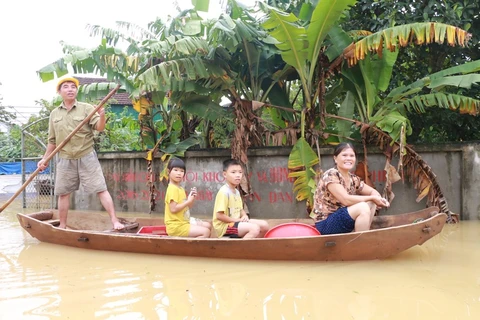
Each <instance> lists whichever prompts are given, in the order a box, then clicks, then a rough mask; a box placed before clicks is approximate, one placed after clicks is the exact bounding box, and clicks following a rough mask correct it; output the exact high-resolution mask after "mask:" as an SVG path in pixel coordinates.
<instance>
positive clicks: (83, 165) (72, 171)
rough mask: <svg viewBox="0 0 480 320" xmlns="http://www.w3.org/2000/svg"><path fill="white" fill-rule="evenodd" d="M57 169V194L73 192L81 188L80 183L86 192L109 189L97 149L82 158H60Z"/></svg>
mask: <svg viewBox="0 0 480 320" xmlns="http://www.w3.org/2000/svg"><path fill="white" fill-rule="evenodd" d="M56 170H57V172H56V178H55V195H65V194H69V193H72V192H74V191H76V190H78V189H79V187H80V184H82V187H83V189H84V191H85V192H86V193H99V192H102V191H105V190H107V184H106V183H105V177H104V176H103V172H102V167H100V162H99V161H98V158H97V154H96V153H95V151H92V152H91V153H89V154H87V155H85V156H83V157H82V158H80V159H62V158H59V160H58V162H57V166H56Z"/></svg>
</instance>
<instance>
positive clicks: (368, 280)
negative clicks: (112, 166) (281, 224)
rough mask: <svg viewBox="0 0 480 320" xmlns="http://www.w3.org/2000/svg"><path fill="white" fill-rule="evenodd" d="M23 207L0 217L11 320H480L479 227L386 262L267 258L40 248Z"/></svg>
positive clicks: (3, 308)
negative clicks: (25, 225) (22, 220)
mask: <svg viewBox="0 0 480 320" xmlns="http://www.w3.org/2000/svg"><path fill="white" fill-rule="evenodd" d="M0 203H3V199H2V201H0ZM18 211H22V209H20V202H19V201H17V200H16V201H15V202H14V203H12V204H11V205H10V206H9V207H8V208H7V209H6V210H5V211H3V212H2V213H0V319H2V320H3V319H8V320H10V319H13V320H16V319H28V320H33V319H35V320H37V319H42V320H43V319H129V320H130V319H174V320H176V319H242V320H243V319H245V320H246V319H286V320H291V319H355V320H365V319H402V320H403V319H480V250H479V246H480V232H479V231H480V222H479V221H469V222H461V223H460V224H458V225H446V227H445V228H444V230H443V232H442V233H441V234H440V235H439V236H437V237H435V238H433V239H431V240H430V241H428V242H427V243H425V244H424V245H423V246H417V247H415V248H412V249H410V250H408V251H406V252H404V253H401V254H399V255H396V256H394V257H393V258H390V259H386V260H381V261H379V260H376V261H361V262H328V263H323V262H321V263H318V262H267V261H239V260H221V259H203V258H182V257H169V256H155V255H146V254H128V253H115V252H101V251H89V250H83V249H75V248H68V247H62V246H57V245H51V244H46V243H40V242H38V241H37V240H36V239H34V238H32V237H30V235H29V234H28V233H26V232H24V231H23V229H22V228H21V227H20V226H19V224H18V221H17V219H16V216H15V214H16V213H17V212H18ZM99 214H105V213H99ZM121 215H122V216H129V215H130V214H128V215H125V214H121Z"/></svg>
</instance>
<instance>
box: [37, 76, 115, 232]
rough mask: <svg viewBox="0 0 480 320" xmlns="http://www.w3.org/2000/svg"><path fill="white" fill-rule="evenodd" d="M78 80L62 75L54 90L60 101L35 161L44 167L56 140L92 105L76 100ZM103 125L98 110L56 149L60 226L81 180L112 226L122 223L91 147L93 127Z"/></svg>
mask: <svg viewBox="0 0 480 320" xmlns="http://www.w3.org/2000/svg"><path fill="white" fill-rule="evenodd" d="M78 85H79V82H78V80H77V79H75V78H63V79H60V81H59V82H58V84H57V92H58V94H59V95H60V96H61V97H62V99H63V102H62V103H61V104H60V106H58V107H57V108H56V109H54V110H53V111H52V113H51V114H50V121H49V125H48V145H47V150H46V151H45V154H44V156H43V158H42V160H40V161H39V162H38V164H37V166H38V168H39V169H40V170H41V171H43V170H45V168H46V167H47V166H48V162H47V161H45V159H46V158H47V157H48V156H49V155H50V154H51V153H52V152H53V150H55V148H56V147H57V145H58V144H60V143H62V141H64V140H65V138H66V137H67V136H68V135H69V134H70V133H71V132H72V131H73V130H74V129H75V128H76V127H77V126H78V125H79V124H80V123H81V122H82V121H83V120H84V119H85V118H86V117H87V116H88V115H89V114H90V113H91V112H92V111H93V110H94V109H95V108H94V107H93V106H92V105H90V104H88V103H83V102H78V101H77V93H78ZM104 129H105V110H104V109H103V108H100V109H99V110H98V112H97V113H96V114H95V115H94V116H93V117H92V118H91V119H90V121H89V122H87V123H86V124H85V125H84V126H83V127H82V128H81V129H80V130H78V131H77V132H76V133H75V135H74V136H73V137H72V138H71V139H70V140H69V141H68V142H67V143H66V144H65V146H64V147H63V148H62V149H61V150H60V151H59V160H58V163H57V166H56V170H57V173H56V178H55V195H58V213H59V215H60V225H59V228H66V227H67V213H68V209H69V207H70V194H71V193H72V192H73V191H76V190H78V188H79V186H80V184H82V186H83V188H84V190H85V192H87V193H96V194H97V195H98V197H99V198H100V202H101V203H102V205H103V207H104V208H105V210H106V211H107V212H108V214H109V215H110V219H111V221H112V225H113V228H114V229H115V230H121V229H123V228H124V225H123V224H122V223H120V221H119V220H118V218H117V216H116V215H115V207H114V205H113V200H112V197H111V196H110V193H109V192H108V190H107V185H106V183H105V178H104V176H103V172H102V168H101V167H100V162H99V161H98V158H97V154H96V153H95V150H94V149H93V131H94V130H97V131H103V130H104Z"/></svg>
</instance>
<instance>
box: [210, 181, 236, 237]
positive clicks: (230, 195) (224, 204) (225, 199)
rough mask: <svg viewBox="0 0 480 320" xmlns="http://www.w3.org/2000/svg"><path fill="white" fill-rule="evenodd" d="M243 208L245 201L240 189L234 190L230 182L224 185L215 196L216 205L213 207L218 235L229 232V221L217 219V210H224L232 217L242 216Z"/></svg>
mask: <svg viewBox="0 0 480 320" xmlns="http://www.w3.org/2000/svg"><path fill="white" fill-rule="evenodd" d="M242 209H243V201H242V197H241V195H240V191H238V190H237V189H235V191H233V190H232V189H231V188H230V187H229V186H228V184H225V185H223V186H222V187H221V188H220V190H218V192H217V196H216V197H215V206H214V208H213V218H212V222H213V228H214V229H215V231H216V233H217V236H218V237H219V238H220V237H222V236H223V235H224V234H225V232H227V227H228V223H226V222H223V221H220V220H218V219H217V212H223V213H224V214H226V215H227V216H229V217H230V218H234V219H238V218H240V215H241V212H242Z"/></svg>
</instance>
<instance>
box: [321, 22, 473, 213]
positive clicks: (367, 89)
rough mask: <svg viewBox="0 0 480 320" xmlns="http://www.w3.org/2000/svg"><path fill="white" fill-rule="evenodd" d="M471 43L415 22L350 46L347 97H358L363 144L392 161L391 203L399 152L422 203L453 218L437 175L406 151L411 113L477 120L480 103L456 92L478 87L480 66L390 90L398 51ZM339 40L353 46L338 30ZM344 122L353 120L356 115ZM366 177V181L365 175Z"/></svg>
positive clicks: (461, 34) (456, 32)
mask: <svg viewBox="0 0 480 320" xmlns="http://www.w3.org/2000/svg"><path fill="white" fill-rule="evenodd" d="M468 38H469V35H468V33H467V32H466V31H464V30H461V29H458V28H456V27H454V26H448V25H444V24H440V23H415V24H410V25H404V26H399V27H394V28H389V29H386V30H384V31H382V32H379V33H376V34H372V35H369V36H367V37H366V38H364V39H362V40H360V41H358V42H354V43H353V44H351V45H349V46H348V47H347V48H346V49H345V50H344V54H343V56H341V58H344V57H346V58H347V59H348V61H349V64H350V66H349V67H347V66H345V67H344V68H343V69H342V73H341V75H342V80H343V82H344V87H345V88H346V90H347V92H349V93H350V94H351V95H352V96H354V97H355V105H356V106H357V112H356V114H357V115H358V117H359V118H360V121H361V123H363V125H362V132H363V136H364V141H365V142H367V141H368V142H370V143H373V144H377V145H379V147H380V148H381V149H382V150H384V152H385V154H386V156H387V163H386V166H385V170H386V172H387V173H391V174H387V182H386V186H385V190H384V194H385V196H386V197H388V198H389V199H391V200H392V199H393V197H394V194H393V192H392V190H391V183H392V181H390V180H389V178H390V177H391V176H397V173H396V171H397V170H395V169H394V168H393V167H392V166H391V165H390V160H391V159H392V157H393V153H398V154H399V156H400V157H399V158H400V161H399V165H398V169H399V171H400V173H401V174H403V172H405V173H406V174H407V177H408V178H409V179H410V180H412V181H413V182H414V183H413V185H414V187H415V188H416V189H417V192H418V198H417V201H420V200H421V199H423V198H424V197H427V196H428V197H427V203H428V204H431V205H438V206H439V207H440V208H441V210H442V212H446V213H448V214H449V213H450V212H449V210H448V205H447V202H446V199H445V197H444V196H443V193H442V191H441V189H440V187H439V186H438V183H437V181H436V176H435V174H433V171H432V170H431V168H430V167H429V166H428V165H427V164H426V163H424V161H423V160H422V159H421V158H420V157H419V156H418V155H417V154H416V153H415V152H414V151H413V150H412V149H411V148H408V147H407V146H406V137H407V136H408V135H409V134H410V133H411V125H410V121H409V120H408V114H409V113H410V112H417V113H422V112H425V108H428V107H440V108H449V109H453V110H455V109H458V110H459V112H461V113H469V114H472V115H478V113H479V106H480V101H479V100H477V99H475V98H471V97H467V96H463V95H460V94H458V93H457V92H458V91H459V90H461V89H462V88H463V89H469V88H470V87H471V86H472V85H475V84H478V83H479V81H480V75H479V74H478V71H479V67H480V61H473V62H468V63H466V64H464V65H460V66H456V67H453V68H449V69H445V70H443V71H440V72H437V73H434V74H431V75H428V76H426V77H424V78H422V79H419V80H417V81H415V82H413V83H412V84H409V85H404V86H401V87H398V88H393V89H391V90H390V91H389V92H387V90H388V89H390V86H389V84H390V78H391V75H392V71H393V66H394V64H395V62H396V59H397V54H398V50H397V49H398V47H399V46H405V45H407V44H408V43H409V41H415V43H417V44H423V43H431V42H436V43H443V42H445V41H446V42H447V44H448V45H451V46H454V45H459V46H465V45H466V43H467V41H468ZM335 39H336V41H335V43H336V44H341V43H342V39H346V40H343V43H344V44H346V43H348V42H350V41H351V38H349V37H347V36H346V34H345V33H342V31H341V30H336V32H335ZM370 51H374V52H378V55H370V54H369V52H370ZM358 59H360V60H358ZM328 116H329V115H327V117H328ZM333 117H334V116H333ZM343 118H350V119H354V117H353V112H351V114H350V115H346V116H344V117H343ZM342 121H344V120H342ZM367 128H378V129H380V130H382V131H383V132H384V133H386V134H389V135H390V140H389V141H390V142H389V144H384V143H383V142H384V141H386V140H387V139H385V138H384V137H383V136H382V135H378V134H377V133H376V131H375V130H371V129H367ZM349 130H351V127H348V130H347V131H346V132H343V133H342V134H343V135H347V136H348V134H350V133H351V132H349ZM397 142H398V143H397ZM365 156H366V155H365ZM365 168H367V165H366V163H365ZM364 175H365V177H367V176H366V173H364Z"/></svg>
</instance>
